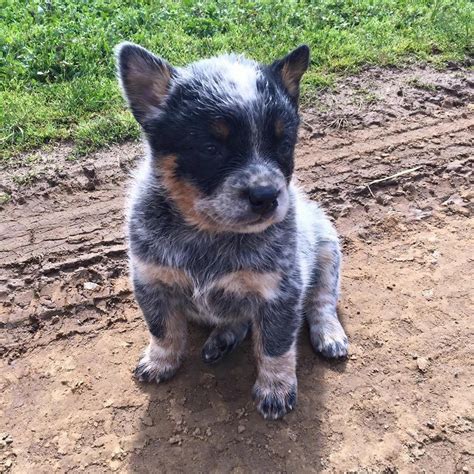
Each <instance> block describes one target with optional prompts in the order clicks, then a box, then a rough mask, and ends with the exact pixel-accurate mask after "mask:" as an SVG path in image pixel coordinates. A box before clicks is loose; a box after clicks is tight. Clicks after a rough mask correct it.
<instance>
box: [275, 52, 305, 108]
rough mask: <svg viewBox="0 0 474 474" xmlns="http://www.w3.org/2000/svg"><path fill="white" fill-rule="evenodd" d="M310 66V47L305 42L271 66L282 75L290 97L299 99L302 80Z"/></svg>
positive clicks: (281, 77)
mask: <svg viewBox="0 0 474 474" xmlns="http://www.w3.org/2000/svg"><path fill="white" fill-rule="evenodd" d="M308 66H309V47H308V46H306V45H305V44H303V45H301V46H299V47H298V48H296V49H295V50H293V51H292V52H291V53H290V54H288V55H287V56H285V57H284V58H283V59H278V60H277V61H275V62H274V63H273V64H272V65H271V66H270V67H271V68H272V70H273V71H274V72H275V73H276V74H277V75H278V76H279V77H280V79H281V81H282V83H283V85H284V87H285V89H286V91H287V92H288V94H289V95H290V97H291V98H292V99H293V100H295V101H298V97H299V93H300V81H301V78H302V76H303V74H304V73H305V72H306V70H307V69H308Z"/></svg>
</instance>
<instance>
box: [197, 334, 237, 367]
mask: <svg viewBox="0 0 474 474" xmlns="http://www.w3.org/2000/svg"><path fill="white" fill-rule="evenodd" d="M236 345H237V342H236V341H235V340H233V341H228V340H226V339H221V338H218V337H215V338H212V339H211V338H209V339H208V340H207V342H206V344H204V347H203V348H202V352H201V357H202V360H203V361H204V362H205V363H206V364H215V363H217V362H219V361H220V360H221V359H222V358H223V357H224V356H225V355H226V354H229V352H232V351H233V350H234V348H235V346H236Z"/></svg>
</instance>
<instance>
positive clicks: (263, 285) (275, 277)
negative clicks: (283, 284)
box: [214, 270, 281, 300]
mask: <svg viewBox="0 0 474 474" xmlns="http://www.w3.org/2000/svg"><path fill="white" fill-rule="evenodd" d="M280 281H281V274H280V273H277V272H268V273H259V272H254V271H250V270H240V271H237V272H233V273H228V274H227V275H224V276H223V277H221V278H219V279H218V280H217V282H216V283H215V284H214V286H215V287H216V288H221V289H223V290H224V291H229V292H231V293H234V294H237V295H240V296H243V295H249V294H257V295H259V296H261V297H262V298H264V299H266V300H270V299H273V298H274V297H275V296H276V295H277V293H278V288H279V286H280Z"/></svg>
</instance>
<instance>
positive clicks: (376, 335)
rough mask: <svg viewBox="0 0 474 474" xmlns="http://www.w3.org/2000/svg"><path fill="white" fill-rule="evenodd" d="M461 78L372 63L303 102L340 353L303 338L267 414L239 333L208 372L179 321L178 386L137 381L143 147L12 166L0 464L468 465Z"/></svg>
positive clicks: (308, 183) (303, 172) (141, 338)
mask: <svg viewBox="0 0 474 474" xmlns="http://www.w3.org/2000/svg"><path fill="white" fill-rule="evenodd" d="M473 85H474V81H473V76H472V73H469V72H468V71H465V70H463V69H457V70H448V71H443V72H440V71H435V70H432V69H429V68H412V69H408V70H402V71H400V70H396V69H390V70H386V69H384V70H382V69H369V70H367V71H365V72H363V73H362V74H360V75H358V76H356V77H352V78H347V79H345V80H343V81H342V82H340V83H339V84H338V85H337V87H336V88H335V89H334V90H333V91H331V92H328V93H326V94H323V95H322V96H321V97H320V98H319V99H318V101H317V103H315V105H314V107H312V108H310V109H307V110H305V112H304V114H303V123H302V128H301V140H300V145H299V147H298V153H297V175H298V179H299V181H300V183H301V185H302V186H303V187H304V188H305V189H306V191H307V192H308V193H309V194H310V196H311V197H312V198H314V199H315V200H318V201H320V202H321V203H322V205H323V207H325V208H326V209H327V210H328V212H329V213H330V214H331V216H332V217H333V218H334V219H335V223H336V226H337V228H338V229H339V231H340V232H341V237H342V241H343V246H344V255H345V263H344V271H343V280H342V299H341V302H340V312H341V315H342V319H343V321H344V324H345V327H346V330H347V332H348V334H349V337H350V340H351V349H350V351H351V355H350V357H349V359H348V360H347V362H345V363H336V362H327V361H324V360H321V359H319V358H318V357H316V356H315V355H314V354H313V353H312V352H311V350H310V347H309V341H308V337H307V334H306V333H305V332H303V334H302V336H301V338H300V357H299V368H298V373H299V384H300V387H299V404H298V407H297V410H296V411H295V412H294V413H292V414H290V415H289V416H287V417H286V418H285V419H284V420H283V421H281V422H276V423H274V422H265V421H263V420H262V419H261V418H260V417H259V415H258V414H257V413H256V412H255V410H254V409H253V406H252V403H251V400H250V389H251V386H252V384H253V379H254V377H255V371H254V362H253V359H252V355H251V350H250V344H249V343H248V342H247V343H246V344H244V345H243V347H242V348H240V349H239V350H238V351H237V352H236V353H235V354H232V355H231V356H230V357H229V358H228V360H226V361H225V362H223V363H222V364H221V365H219V366H217V367H215V368H214V367H212V368H209V367H207V366H204V364H202V363H201V361H200V358H199V349H200V346H201V345H202V343H203V342H204V340H205V338H206V331H204V330H203V329H200V328H196V327H192V328H191V337H190V339H191V340H190V348H189V356H188V358H187V359H186V361H185V363H184V366H183V368H182V370H181V371H180V372H179V373H178V375H177V376H176V378H175V379H173V380H172V381H170V382H169V383H167V384H164V385H161V386H142V385H137V384H136V383H135V382H134V381H133V379H132V376H131V370H132V369H133V367H134V365H135V362H136V360H137V358H138V356H139V353H140V351H141V350H142V348H143V347H144V345H145V343H146V330H145V325H144V323H143V321H142V318H141V315H140V313H139V311H138V308H137V306H136V304H135V302H134V299H133V296H132V294H131V291H130V285H129V281H128V276H127V263H126V250H125V243H124V240H123V211H122V209H123V200H124V196H125V183H126V181H127V178H128V173H129V170H130V167H131V166H132V164H133V162H135V161H136V159H137V157H138V156H139V155H140V153H141V152H140V147H139V145H137V144H126V145H123V146H119V147H113V148H111V149H109V150H103V151H102V152H100V153H97V154H95V155H94V156H92V157H90V158H89V159H88V160H85V161H81V162H74V163H71V162H70V161H69V160H68V159H67V156H68V154H69V153H70V151H69V152H68V147H67V145H66V146H65V147H64V146H61V147H58V148H56V149H55V150H54V151H53V152H52V153H50V154H44V153H43V154H39V155H38V154H35V155H27V156H25V157H22V158H20V159H19V160H18V161H17V163H16V164H15V166H14V167H12V168H10V169H9V170H6V171H5V173H3V175H2V181H3V182H2V183H1V187H2V190H3V191H4V192H6V193H8V195H9V196H11V199H10V201H9V202H7V203H4V204H3V205H2V208H1V211H0V212H1V214H2V220H1V223H0V240H1V246H0V268H1V274H0V275H1V276H0V301H1V306H0V311H1V318H0V327H1V333H0V354H1V355H2V360H1V365H0V391H1V393H2V397H1V401H0V407H1V408H0V409H1V416H2V429H1V430H2V433H0V472H5V471H11V472H18V473H24V472H33V471H43V470H44V471H46V470H48V471H51V470H53V471H61V472H62V471H71V472H76V471H80V470H81V471H87V472H108V471H130V472H156V471H157V470H160V471H165V472H168V471H170V472H175V471H187V470H191V469H193V470H198V471H215V472H230V471H235V472H239V471H250V470H252V471H257V472H262V471H285V472H287V471H289V472H302V471H304V472H307V471H314V472H341V471H352V472H354V471H357V472H399V471H400V472H471V471H472V470H473V468H474V465H473V460H472V455H473V452H472V443H471V442H470V440H471V439H472V429H473V427H472V401H473V399H472V398H473V397H472V393H473V390H472V380H473V373H472V363H473V356H472V344H471V340H472V324H471V322H470V321H471V320H470V317H471V315H472V314H473V307H472V306H473V305H472V297H470V295H472V282H471V275H472V273H473V270H474V269H473V259H472V257H471V254H472V251H471V249H472V236H473V229H472V227H473V222H472V219H471V213H472V201H473V196H474V195H473V192H472V189H473V188H472V149H473V148H472V146H473V134H472V129H473V126H474V110H473V109H474V106H473V103H474V100H473V97H474V94H473ZM31 156H35V158H34V159H32V158H31ZM27 175H28V176H29V175H31V176H34V179H22V177H24V176H27Z"/></svg>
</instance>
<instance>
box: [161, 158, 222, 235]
mask: <svg viewBox="0 0 474 474" xmlns="http://www.w3.org/2000/svg"><path fill="white" fill-rule="evenodd" d="M176 166H177V163H176V156H174V155H169V156H166V157H164V158H162V159H161V160H160V164H159V169H160V173H161V176H162V179H163V185H164V187H165V189H166V191H167V192H168V194H169V196H170V198H171V199H172V200H173V202H174V204H175V205H176V207H177V208H178V210H179V211H180V212H181V214H182V216H183V218H184V219H185V220H186V221H187V222H188V223H189V224H191V225H194V226H196V227H197V228H198V229H201V230H208V231H215V232H217V231H219V228H218V226H217V225H216V224H215V223H214V222H212V221H211V220H210V219H209V218H208V217H207V216H204V215H202V214H201V213H200V212H199V211H198V210H197V209H196V203H197V202H199V201H200V200H202V199H203V196H202V194H201V192H200V191H199V190H198V189H197V188H196V186H194V185H193V184H192V183H190V182H188V181H185V180H183V179H179V178H177V177H176Z"/></svg>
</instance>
